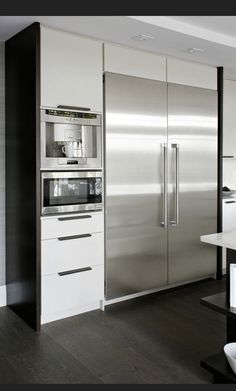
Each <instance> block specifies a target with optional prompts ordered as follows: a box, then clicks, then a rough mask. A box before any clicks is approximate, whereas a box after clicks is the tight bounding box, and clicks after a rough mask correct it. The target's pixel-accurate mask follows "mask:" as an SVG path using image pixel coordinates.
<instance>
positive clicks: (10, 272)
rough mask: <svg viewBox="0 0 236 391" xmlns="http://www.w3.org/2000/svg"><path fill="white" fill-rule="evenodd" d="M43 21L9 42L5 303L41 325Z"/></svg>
mask: <svg viewBox="0 0 236 391" xmlns="http://www.w3.org/2000/svg"><path fill="white" fill-rule="evenodd" d="M39 84H40V25H39V24H38V23H34V24H33V25H31V26H29V27H28V28H26V29H25V30H23V31H21V32H20V33H18V34H17V35H15V36H14V37H12V38H11V39H9V40H8V41H7V42H6V284H7V304H8V306H9V307H10V308H11V309H12V310H13V311H15V312H16V314H18V315H19V316H20V317H21V318H22V319H24V320H25V321H26V322H27V323H28V324H29V325H30V326H31V327H33V328H34V329H35V330H36V331H39V329H40V218H39V216H40V210H39V208H40V203H39V196H40V183H39V181H40V178H39V176H40V173H39V137H40V136H39V132H40V129H39V126H40V120H39V116H40V90H39Z"/></svg>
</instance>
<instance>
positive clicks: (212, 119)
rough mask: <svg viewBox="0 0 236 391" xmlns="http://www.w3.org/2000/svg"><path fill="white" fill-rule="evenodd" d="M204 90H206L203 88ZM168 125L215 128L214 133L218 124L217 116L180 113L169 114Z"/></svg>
mask: <svg viewBox="0 0 236 391" xmlns="http://www.w3.org/2000/svg"><path fill="white" fill-rule="evenodd" d="M203 91H204V90H203ZM168 125H169V126H176V127H181V128H183V127H187V128H188V129H189V128H191V127H193V128H194V129H195V128H204V129H206V128H208V131H209V130H210V129H213V133H214V132H215V129H216V126H217V117H216V116H214V115H213V116H209V115H198V114H196V115H186V113H185V114H183V115H179V114H174V115H172V114H169V115H168Z"/></svg>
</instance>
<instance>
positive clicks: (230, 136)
mask: <svg viewBox="0 0 236 391" xmlns="http://www.w3.org/2000/svg"><path fill="white" fill-rule="evenodd" d="M235 108H236V81H233V80H224V101H223V156H227V157H229V156H230V157H234V158H236V116H235Z"/></svg>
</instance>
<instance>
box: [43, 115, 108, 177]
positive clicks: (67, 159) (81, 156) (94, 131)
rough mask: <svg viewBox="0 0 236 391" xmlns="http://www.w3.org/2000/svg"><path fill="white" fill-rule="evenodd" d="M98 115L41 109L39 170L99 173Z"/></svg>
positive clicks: (100, 150) (99, 122)
mask: <svg viewBox="0 0 236 391" xmlns="http://www.w3.org/2000/svg"><path fill="white" fill-rule="evenodd" d="M101 122H102V119H101V114H98V113H91V112H85V111H80V110H69V109H66V110H62V109H61V108H45V109H41V169H43V170H47V169H48V170H52V169H58V170H65V169H69V170H71V169H77V170H78V169H79V170H80V169H101V168H102V123H101Z"/></svg>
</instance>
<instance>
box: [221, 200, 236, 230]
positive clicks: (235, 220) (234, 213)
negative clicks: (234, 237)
mask: <svg viewBox="0 0 236 391" xmlns="http://www.w3.org/2000/svg"><path fill="white" fill-rule="evenodd" d="M234 229H236V198H233V197H232V198H227V199H224V200H223V232H227V231H232V230H234Z"/></svg>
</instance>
